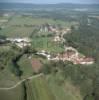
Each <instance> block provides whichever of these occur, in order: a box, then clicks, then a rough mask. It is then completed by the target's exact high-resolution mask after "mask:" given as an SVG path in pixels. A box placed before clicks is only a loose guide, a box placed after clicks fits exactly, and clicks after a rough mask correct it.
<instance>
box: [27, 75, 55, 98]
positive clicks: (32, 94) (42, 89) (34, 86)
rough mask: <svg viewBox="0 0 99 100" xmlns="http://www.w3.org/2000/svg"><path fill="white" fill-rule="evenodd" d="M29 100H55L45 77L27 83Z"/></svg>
mask: <svg viewBox="0 0 99 100" xmlns="http://www.w3.org/2000/svg"><path fill="white" fill-rule="evenodd" d="M26 86H27V100H55V98H54V96H53V94H52V92H51V91H50V88H49V87H48V84H47V82H46V80H45V78H44V76H40V77H38V78H35V79H33V80H30V81H29V80H28V81H27V82H26Z"/></svg>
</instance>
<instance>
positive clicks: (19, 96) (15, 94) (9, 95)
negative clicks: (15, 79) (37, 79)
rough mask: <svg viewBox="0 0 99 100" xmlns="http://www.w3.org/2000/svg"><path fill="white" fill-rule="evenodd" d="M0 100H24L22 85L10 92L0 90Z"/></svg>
mask: <svg viewBox="0 0 99 100" xmlns="http://www.w3.org/2000/svg"><path fill="white" fill-rule="evenodd" d="M0 100H24V89H23V87H22V85H19V86H17V87H16V88H14V89H11V90H0Z"/></svg>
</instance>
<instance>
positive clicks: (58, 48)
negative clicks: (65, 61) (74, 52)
mask: <svg viewBox="0 0 99 100" xmlns="http://www.w3.org/2000/svg"><path fill="white" fill-rule="evenodd" d="M32 46H33V47H34V48H35V49H37V50H38V51H40V50H46V51H48V52H53V53H59V52H62V51H64V47H63V46H62V44H60V43H55V42H53V39H52V38H48V37H35V38H33V41H32Z"/></svg>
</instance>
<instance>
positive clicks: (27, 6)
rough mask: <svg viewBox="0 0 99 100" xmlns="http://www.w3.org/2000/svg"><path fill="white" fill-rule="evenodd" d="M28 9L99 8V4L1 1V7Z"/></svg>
mask: <svg viewBox="0 0 99 100" xmlns="http://www.w3.org/2000/svg"><path fill="white" fill-rule="evenodd" d="M14 8H18V9H26V8H31V9H33V8H68V9H73V8H94V9H97V8H98V9H99V4H67V3H59V4H22V3H0V9H14Z"/></svg>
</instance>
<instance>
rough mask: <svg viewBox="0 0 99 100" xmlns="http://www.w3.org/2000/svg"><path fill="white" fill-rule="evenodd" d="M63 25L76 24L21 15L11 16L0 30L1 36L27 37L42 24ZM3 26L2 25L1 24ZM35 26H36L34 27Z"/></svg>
mask: <svg viewBox="0 0 99 100" xmlns="http://www.w3.org/2000/svg"><path fill="white" fill-rule="evenodd" d="M46 23H49V24H52V25H58V24H60V25H62V26H63V27H67V26H71V25H72V24H75V22H70V23H69V22H64V21H61V20H53V19H49V18H35V17H32V16H26V17H23V16H21V15H15V16H11V18H10V19H9V20H8V22H6V23H5V24H3V25H1V26H3V27H4V28H3V29H2V30H0V34H2V35H5V36H8V37H27V36H30V34H31V33H32V32H33V30H34V29H35V28H34V26H39V25H42V24H46ZM1 24H2V23H1ZM33 25H34V26H33Z"/></svg>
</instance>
